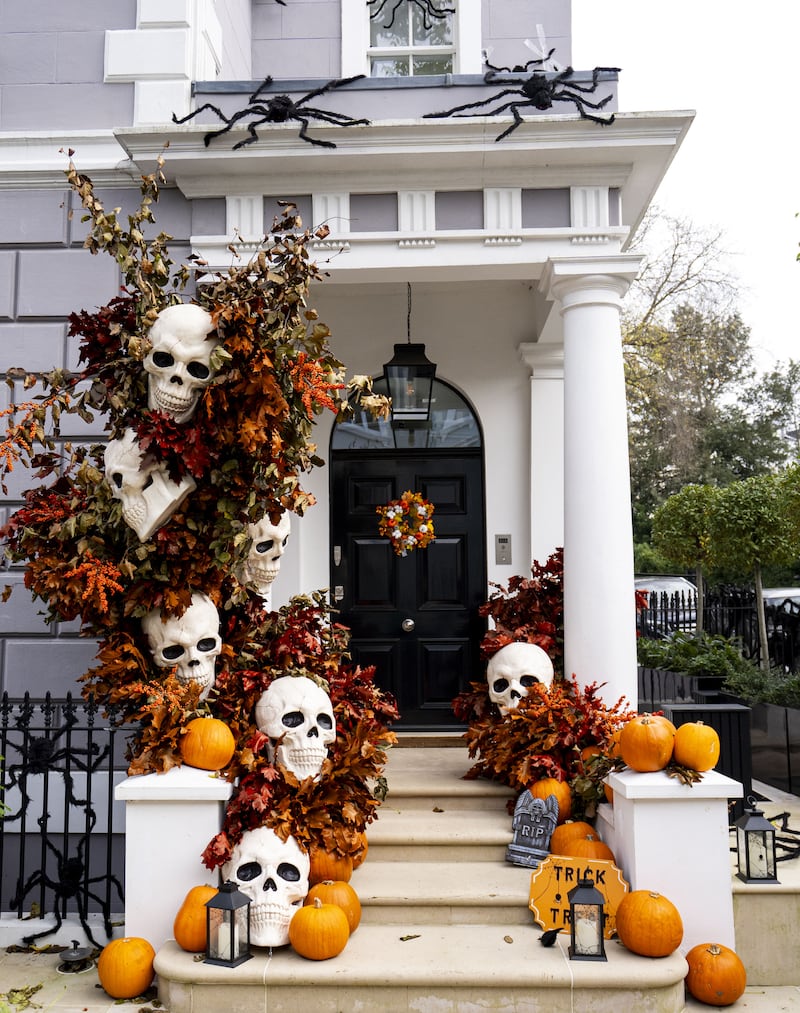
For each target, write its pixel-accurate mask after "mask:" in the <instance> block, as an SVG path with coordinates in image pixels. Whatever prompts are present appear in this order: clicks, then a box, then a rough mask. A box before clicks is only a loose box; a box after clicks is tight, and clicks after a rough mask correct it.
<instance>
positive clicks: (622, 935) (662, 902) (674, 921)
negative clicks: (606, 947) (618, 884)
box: [616, 890, 683, 957]
mask: <svg viewBox="0 0 800 1013" xmlns="http://www.w3.org/2000/svg"><path fill="white" fill-rule="evenodd" d="M616 921H617V935H618V936H619V939H620V941H621V942H622V944H623V945H624V946H625V947H626V948H627V949H629V950H630V951H631V953H638V954H639V955H640V956H642V957H668V956H669V955H670V953H674V952H675V950H677V948H678V947H679V946H680V944H681V940H682V939H683V920H682V919H681V916H680V912H679V911H678V909H677V908H676V907H675V905H674V904H673V903H672V901H671V900H669V899H668V898H667V897H664V896H663V895H662V894H660V893H658V892H657V891H655V890H631V891H630V892H629V893H626V894H625V895H624V896H623V898H622V900H621V901H620V902H619V904H618V905H617V914H616Z"/></svg>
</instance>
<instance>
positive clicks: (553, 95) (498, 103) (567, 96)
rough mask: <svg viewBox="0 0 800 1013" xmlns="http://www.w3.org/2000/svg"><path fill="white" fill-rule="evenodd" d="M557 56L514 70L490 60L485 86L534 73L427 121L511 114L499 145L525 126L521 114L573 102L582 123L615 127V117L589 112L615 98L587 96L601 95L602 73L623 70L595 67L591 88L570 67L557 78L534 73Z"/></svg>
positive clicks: (551, 52) (518, 78) (546, 74)
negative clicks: (590, 96) (594, 98)
mask: <svg viewBox="0 0 800 1013" xmlns="http://www.w3.org/2000/svg"><path fill="white" fill-rule="evenodd" d="M554 52H555V49H551V50H550V51H549V52H548V53H547V54H546V56H543V57H541V58H540V59H533V60H528V62H527V63H526V64H524V65H521V66H516V67H514V68H510V67H495V66H494V65H493V64H491V63H489V62H488V60H487V61H486V66H487V67H488V68H489V69H488V70H487V71H486V73H485V74H484V76H483V80H484V83H485V84H492V83H493V82H494V81H495V80H497V79H498V77H499V75H507V74H508V75H511V74H513V75H517V74H528V73H529V72H530V76H529V77H516V76H515V77H503V79H502V82H499V81H498V83H505V84H507V85H514V86H515V87H508V88H503V89H501V90H500V91H498V92H496V93H495V94H494V95H490V96H489V98H485V99H478V100H477V101H475V102H465V103H464V104H463V105H460V106H454V107H453V108H452V109H448V110H446V111H445V112H438V113H425V114H424V117H423V118H424V119H437V118H438V119H441V118H443V117H446V116H455V117H465V116H499V115H501V114H502V113H505V112H510V113H511V115H512V117H513V123H512V124H511V126H510V127H507V128H506V129H505V130H503V131H502V132H501V133H499V134H498V135H497V137H495V141H502V139H503V138H504V137H508V135H509V134H510V133H511V132H512V131H514V130H516V129H517V127H518V126H519V125H520V124H521V123H524V122H525V120H524V119H523V117H522V114H521V113H520V110H521V109H528V108H531V109H538V110H539V111H544V110H546V109H552V108H553V104H554V103H555V102H571V103H572V104H573V105H574V106H575V108H576V109H577V110H578V112H579V114H580V116H581V119H584V120H591V121H592V122H593V123H599V124H601V125H602V126H608V125H609V124H610V123H613V122H614V114H613V113H611V114H610V115H609V116H607V117H606V116H598V115H596V114H595V113H592V112H589V110H590V109H598V110H599V109H604V108H605V106H607V105H608V103H609V102H610V101H611V99H612V97H613V96H612V95H611V94H608V95H606V97H605V98H602V99H600V101H599V102H593V101H592V100H591V99H589V98H587V97H586V96H587V95H593V94H594V93H595V92H596V91H597V87H598V85H599V83H600V82H599V76H600V74H601V73H605V72H607V73H618V72H619V67H595V68H594V70H593V71H592V83H591V84H590V85H581V84H578V83H577V82H575V81H574V80H573V77H574V74H575V71H574V70H573V68H572V67H567V68H566V69H564V70H562V71H559V72H558V73H555V74H553V73H546V72H544V71H543V70H541V69H534V70H531V68H541V67H542V66H545V65H546V64H547V62H548V61H549V60H550V58H551V57H552V55H553V53H554Z"/></svg>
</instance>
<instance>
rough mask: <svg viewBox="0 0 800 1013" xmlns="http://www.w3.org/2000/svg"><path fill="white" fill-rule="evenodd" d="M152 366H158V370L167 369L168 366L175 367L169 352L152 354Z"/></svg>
mask: <svg viewBox="0 0 800 1013" xmlns="http://www.w3.org/2000/svg"><path fill="white" fill-rule="evenodd" d="M153 365H155V366H158V368H159V369H167V368H168V367H169V366H174V365H175V359H174V358H173V357H172V356H171V355H170V354H169V352H153Z"/></svg>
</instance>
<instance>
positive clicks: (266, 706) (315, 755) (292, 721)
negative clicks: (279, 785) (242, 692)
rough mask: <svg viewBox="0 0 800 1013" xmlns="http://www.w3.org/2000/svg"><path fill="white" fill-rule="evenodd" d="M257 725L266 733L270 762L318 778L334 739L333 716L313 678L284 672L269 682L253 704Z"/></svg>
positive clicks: (330, 705)
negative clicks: (254, 704) (268, 742)
mask: <svg viewBox="0 0 800 1013" xmlns="http://www.w3.org/2000/svg"><path fill="white" fill-rule="evenodd" d="M256 725H257V726H258V728H259V730H260V731H262V732H263V733H264V734H265V735H268V736H269V740H270V745H269V758H270V762H272V763H275V762H276V761H277V762H278V763H280V764H281V765H282V766H284V767H286V769H287V770H290V771H291V772H292V773H293V774H294V775H295V776H296V777H299V778H300V779H301V780H302V779H303V778H306V777H313V778H314V780H317V779H318V778H319V775H320V772H321V770H322V764H323V761H324V760H325V757H326V756H327V755H328V746H329V745H330V744H331V743H332V742H334V741H335V739H336V718H335V716H334V713H333V705H332V704H331V698H330V697H329V696H328V694H327V693H326V692H325V690H324V689H322V688H321V687H320V686H318V685H317V684H316V683H315V682H314V680H313V679H309V678H307V677H306V676H304V675H298V676H291V675H284V676H281V678H279V679H275V681H274V682H272V683H270V685H269V687H268V688H267V689H266V690H265V692H263V693H262V694H261V696H260V697H259V700H258V703H257V704H256Z"/></svg>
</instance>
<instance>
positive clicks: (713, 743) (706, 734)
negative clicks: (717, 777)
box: [672, 721, 719, 771]
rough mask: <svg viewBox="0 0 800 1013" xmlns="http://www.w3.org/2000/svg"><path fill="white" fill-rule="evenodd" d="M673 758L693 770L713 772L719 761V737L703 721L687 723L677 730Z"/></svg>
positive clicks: (714, 730)
mask: <svg viewBox="0 0 800 1013" xmlns="http://www.w3.org/2000/svg"><path fill="white" fill-rule="evenodd" d="M672 758H673V760H674V761H675V762H676V763H679V764H680V765H681V766H682V767H689V768H690V769H691V770H700V771H703V770H711V769H712V768H713V767H715V766H716V765H717V760H718V759H719V735H718V734H717V731H716V729H715V728H712V727H711V725H705V724H703V722H702V721H687V722H686V723H685V724H682V725H679V726H678V727H677V728H676V729H675V744H674V748H673V751H672Z"/></svg>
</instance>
